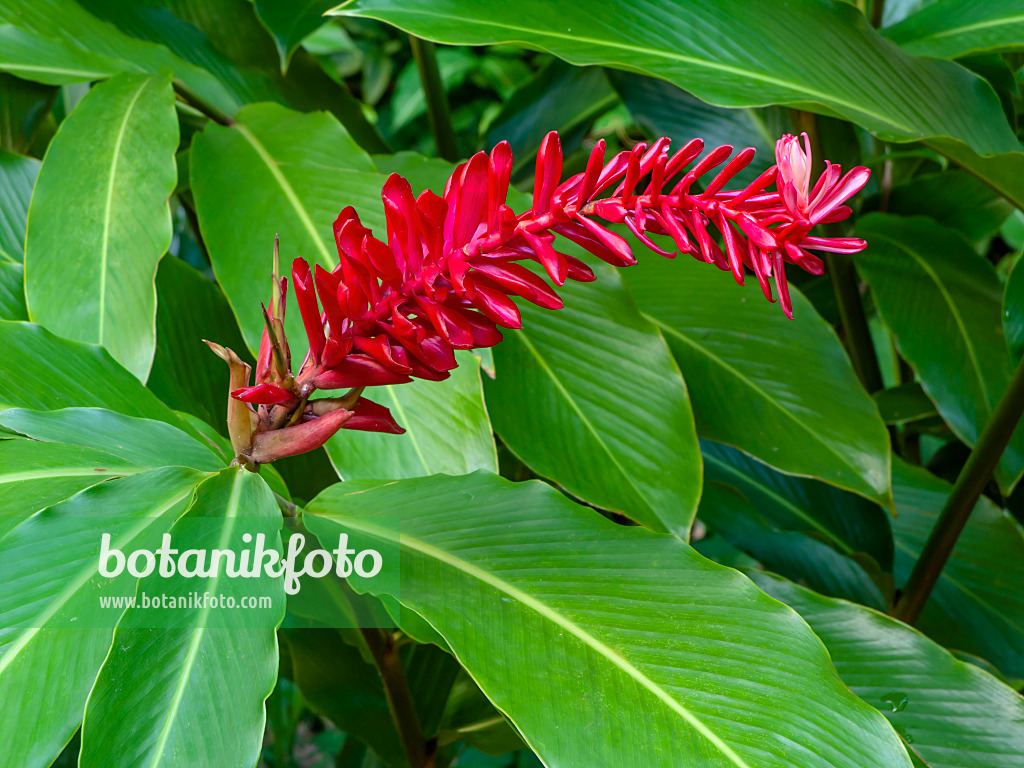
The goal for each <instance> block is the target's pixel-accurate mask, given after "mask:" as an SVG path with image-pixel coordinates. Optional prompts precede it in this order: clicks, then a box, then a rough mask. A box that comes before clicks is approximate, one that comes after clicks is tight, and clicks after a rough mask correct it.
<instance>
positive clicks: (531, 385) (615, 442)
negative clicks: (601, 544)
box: [484, 265, 701, 539]
mask: <svg viewBox="0 0 1024 768" xmlns="http://www.w3.org/2000/svg"><path fill="white" fill-rule="evenodd" d="M596 274H597V275H598V280H597V281H596V282H593V283H574V282H571V281H570V282H567V283H566V284H565V285H564V286H562V287H561V288H560V289H559V293H560V295H561V296H562V298H563V299H564V301H565V308H564V309H560V310H558V311H557V312H552V311H550V310H546V309H541V308H539V307H535V306H533V305H530V304H527V303H526V302H523V305H522V306H521V311H522V317H523V330H521V331H515V332H510V333H507V334H506V336H505V340H504V341H503V342H502V343H501V344H499V345H498V346H497V347H495V348H494V364H495V367H496V369H497V376H496V377H495V379H494V380H493V381H491V380H490V379H487V380H486V381H485V382H484V392H485V394H486V398H487V406H488V409H489V411H490V413H491V420H492V422H493V423H494V427H495V430H496V431H497V432H498V434H499V435H500V436H501V439H502V440H503V441H504V442H505V444H506V445H507V446H508V447H509V448H510V449H511V450H512V451H513V452H514V453H515V454H516V456H518V457H519V458H520V459H521V460H522V461H523V463H525V464H527V465H528V466H530V468H532V469H533V470H534V471H535V472H537V473H538V474H540V475H543V476H544V477H549V478H551V479H552V480H554V481H555V482H557V483H558V484H559V485H561V486H563V487H564V488H565V489H566V490H567V491H569V492H570V493H572V494H574V495H576V496H578V497H580V498H582V499H585V500H586V501H588V502H591V503H592V504H596V505H598V506H600V507H603V508H604V509H609V510H613V511H616V512H621V513H622V514H625V515H628V516H629V517H631V518H632V519H634V520H636V521H637V522H639V523H641V524H643V525H646V526H648V527H649V528H652V529H654V530H657V531H668V532H671V533H674V534H676V535H678V536H681V537H683V538H684V539H685V538H687V537H688V536H689V530H690V525H691V523H692V522H693V515H694V513H695V512H696V507H697V501H698V499H699V498H700V488H701V474H700V450H699V448H698V446H697V435H696V433H695V432H694V426H693V414H692V413H691V412H690V399H689V396H688V394H687V390H686V384H685V383H684V381H683V379H682V377H681V376H680V375H679V368H678V367H677V366H676V364H675V362H674V361H673V360H672V355H671V353H670V352H669V350H668V347H667V346H666V344H665V340H664V339H663V338H662V337H661V334H660V333H658V330H657V329H656V328H655V327H654V326H653V325H652V324H651V323H649V322H648V321H647V320H645V319H644V318H643V317H641V316H640V314H639V313H638V312H637V311H636V307H635V306H634V304H633V302H632V300H631V299H630V297H629V294H628V293H627V292H626V291H625V290H624V288H623V286H622V280H621V277H620V276H619V275H618V274H617V273H616V271H615V270H614V269H612V268H611V267H607V266H605V265H600V268H598V269H597V270H596Z"/></svg>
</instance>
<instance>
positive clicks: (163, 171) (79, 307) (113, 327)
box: [25, 74, 178, 381]
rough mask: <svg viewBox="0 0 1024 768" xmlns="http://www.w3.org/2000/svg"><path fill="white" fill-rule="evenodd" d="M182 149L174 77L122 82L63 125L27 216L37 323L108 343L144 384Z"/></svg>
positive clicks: (108, 85) (28, 290)
mask: <svg viewBox="0 0 1024 768" xmlns="http://www.w3.org/2000/svg"><path fill="white" fill-rule="evenodd" d="M177 146H178V122H177V118H176V116H175V112H174V93H173V91H172V90H171V82H170V77H169V76H168V75H166V74H165V75H159V76H153V77H147V76H144V75H119V76H117V77H115V78H113V79H112V80H109V81H107V82H105V83H101V84H100V85H98V86H96V87H95V88H93V89H92V90H91V91H89V93H88V94H87V95H86V96H85V97H84V98H83V99H82V101H81V102H80V103H79V104H78V106H77V107H76V108H75V110H74V111H73V112H72V113H71V115H69V116H68V118H67V119H66V120H65V121H64V122H63V123H62V124H61V127H60V130H59V131H58V132H57V136H56V137H55V138H54V140H53V142H52V143H51V144H50V148H49V149H48V150H47V153H46V158H45V159H44V161H43V166H42V168H41V169H40V171H39V179H38V181H37V183H36V189H35V193H34V194H33V196H32V206H31V209H30V211H29V227H28V235H27V239H26V247H25V264H26V269H25V294H26V296H27V298H28V308H29V315H30V316H31V318H32V319H33V320H35V321H36V322H39V323H40V324H42V325H45V326H46V327H47V328H49V329H50V330H51V331H53V332H54V333H56V334H58V335H59V336H63V337H65V338H69V339H74V340H77V341H86V342H93V343H98V344H101V345H103V346H104V347H106V348H107V349H108V350H110V353H111V354H112V355H113V356H114V358H115V359H116V360H117V361H118V362H120V363H121V364H122V365H123V366H124V367H125V368H127V369H128V370H129V371H131V372H132V373H134V374H135V375H136V376H137V377H138V378H139V379H140V380H142V381H145V380H146V377H147V376H148V375H149V369H150V366H151V365H152V362H153V351H154V349H155V347H156V327H155V323H156V288H155V286H154V280H155V278H156V267H157V263H158V262H159V260H160V257H161V256H162V255H163V254H164V252H165V251H166V250H167V247H168V245H170V242H171V212H170V208H169V206H168V204H167V198H168V197H169V196H170V194H171V192H172V191H173V190H174V185H175V179H176V175H177V169H176V165H175V162H174V152H175V150H176V148H177ZM69 189H73V190H74V194H69Z"/></svg>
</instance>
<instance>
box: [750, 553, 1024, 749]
mask: <svg viewBox="0 0 1024 768" xmlns="http://www.w3.org/2000/svg"><path fill="white" fill-rule="evenodd" d="M749 575H750V578H751V579H752V580H753V581H754V583H755V584H757V585H758V586H759V587H761V589H763V590H765V591H766V592H767V593H768V594H770V595H771V596H772V597H774V598H776V599H778V600H781V601H782V602H784V603H786V604H787V605H789V606H791V607H792V608H794V609H796V611H797V613H799V614H800V615H801V616H802V617H803V618H804V620H805V621H806V622H807V623H808V624H810V625H811V629H813V630H814V633H815V634H816V635H817V636H818V637H820V638H821V640H822V642H823V643H825V647H826V648H828V651H829V655H830V656H831V657H832V662H833V663H834V664H835V666H836V670H837V671H838V672H839V674H840V676H841V677H842V678H843V682H845V683H846V684H847V685H848V686H850V689H851V690H852V691H853V692H854V693H856V694H857V695H858V696H860V697H861V698H862V699H864V701H866V702H867V703H868V704H871V705H872V706H874V707H876V708H877V709H879V710H881V712H882V713H883V714H884V715H885V716H886V717H887V718H889V722H891V723H892V724H893V727H895V728H896V731H897V732H898V733H900V734H901V735H902V736H903V737H904V738H905V739H906V740H907V741H908V742H909V743H910V747H911V749H913V750H914V751H915V752H917V754H918V755H919V756H920V757H921V758H922V759H924V760H925V761H926V762H927V764H928V765H929V766H931V767H932V768H1015V767H1016V766H1019V765H1021V764H1022V763H1024V699H1022V698H1021V696H1020V694H1018V693H1017V692H1016V691H1015V690H1013V689H1012V688H1010V687H1009V686H1007V685H1005V684H1004V683H1001V682H999V681H998V680H996V679H995V678H994V677H992V676H991V675H989V674H988V673H987V672H983V671H982V670H981V669H979V668H978V667H976V666H974V665H973V664H966V663H964V662H962V661H959V660H957V659H956V657H954V656H953V655H952V654H951V653H949V652H948V651H947V650H945V649H944V648H942V647H940V646H938V645H936V644H935V643H933V642H932V641H931V640H929V639H928V638H926V637H925V636H924V635H922V634H921V633H920V632H918V631H917V630H915V629H913V628H911V627H908V626H907V625H906V624H903V623H901V622H899V621H896V620H895V619H892V618H889V617H888V616H885V615H884V614H881V613H878V612H876V611H873V610H871V609H870V608H865V607H863V606H860V605H854V604H853V603H848V602H846V601H844V600H834V599H831V598H828V597H822V596H821V595H817V594H815V593H814V592H812V591H811V590H809V589H805V588H804V587H800V586H797V585H796V584H793V583H792V582H789V581H786V580H785V579H781V578H779V577H777V576H774V575H772V574H768V573H765V572H763V571H751V572H750V573H749Z"/></svg>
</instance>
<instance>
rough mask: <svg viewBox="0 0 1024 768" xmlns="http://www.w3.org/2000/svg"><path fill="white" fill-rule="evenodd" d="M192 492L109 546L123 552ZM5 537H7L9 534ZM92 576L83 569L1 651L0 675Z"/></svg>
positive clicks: (166, 504) (182, 495)
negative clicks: (30, 624)
mask: <svg viewBox="0 0 1024 768" xmlns="http://www.w3.org/2000/svg"><path fill="white" fill-rule="evenodd" d="M193 490H194V486H191V485H190V486H188V487H187V488H185V489H184V490H183V491H182V492H181V493H180V494H178V495H176V496H174V497H173V498H172V499H170V500H168V501H167V502H166V503H165V504H163V505H161V506H160V507H159V509H157V510H156V511H155V512H154V513H153V514H149V515H146V516H145V517H143V518H142V521H141V522H140V523H139V525H137V526H135V527H133V528H132V529H131V530H130V531H129V532H128V533H127V534H126V535H125V536H124V537H122V538H119V539H118V540H117V542H116V544H112V545H111V546H113V547H115V548H116V549H121V550H123V549H124V548H125V547H124V545H125V544H127V543H130V542H132V541H134V540H135V538H136V537H137V536H138V535H139V534H140V533H141V532H142V531H144V530H145V529H146V528H148V527H149V526H150V525H152V524H153V523H154V520H155V519H158V518H161V517H162V516H163V514H164V513H165V512H166V511H167V510H169V509H171V508H172V507H173V506H174V505H175V504H177V503H178V502H180V501H181V500H182V499H183V498H185V497H186V496H187V495H189V494H190V493H192V491H193ZM28 519H31V518H26V520H28ZM7 535H8V536H9V535H10V532H9V533H8V534H7ZM90 562H91V560H90ZM94 575H95V572H94V570H93V569H92V568H87V569H83V570H82V571H81V573H80V575H79V577H78V578H77V579H75V580H74V581H72V582H71V584H69V585H68V586H67V587H66V588H65V589H64V590H62V591H61V592H60V593H59V594H58V595H57V596H56V597H55V598H54V599H53V600H52V601H51V603H50V605H49V607H48V608H47V609H46V610H45V611H44V612H43V613H42V614H41V615H40V616H39V618H38V619H37V620H36V621H35V622H33V623H34V624H37V625H38V626H34V627H27V628H26V629H25V631H24V632H22V633H21V635H20V636H19V637H18V639H17V640H14V641H13V642H11V643H10V644H8V645H7V646H6V647H5V648H4V649H3V651H2V653H3V655H2V656H0V675H3V672H4V670H5V669H7V667H8V666H10V664H11V662H12V661H13V659H14V658H15V657H16V656H17V655H18V654H19V653H20V652H21V650H22V649H23V648H24V647H25V646H26V645H28V643H29V642H31V640H32V638H33V637H35V636H36V635H37V634H38V633H39V631H40V630H41V629H43V628H44V627H43V625H44V624H45V623H46V622H47V621H49V620H50V619H52V618H53V617H54V615H55V614H56V613H57V611H59V610H60V609H61V608H63V607H64V605H66V604H67V602H68V600H70V599H71V597H72V596H74V594H75V593H77V592H78V590H80V589H81V588H82V587H83V586H84V585H85V583H86V582H87V581H89V579H91V578H92V577H93V576H94Z"/></svg>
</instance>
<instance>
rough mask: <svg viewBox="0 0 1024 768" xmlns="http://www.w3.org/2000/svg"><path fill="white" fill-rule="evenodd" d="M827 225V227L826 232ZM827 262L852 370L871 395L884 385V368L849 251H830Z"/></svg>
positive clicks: (826, 258) (826, 257)
mask: <svg viewBox="0 0 1024 768" xmlns="http://www.w3.org/2000/svg"><path fill="white" fill-rule="evenodd" d="M828 228H829V227H828V226H827V227H826V231H828ZM830 236H831V234H830ZM825 265H826V268H827V269H828V274H829V278H830V279H831V280H832V290H834V291H835V294H836V303H837V304H838V305H839V317H840V319H841V320H842V323H843V330H844V331H845V332H846V348H847V350H848V351H849V353H850V359H851V360H852V362H853V369H854V370H855V371H856V372H857V378H859V379H860V381H861V383H862V384H863V385H864V388H865V389H866V390H867V391H868V393H869V394H870V393H872V392H877V391H878V390H880V389H882V386H883V385H882V371H881V369H880V368H879V367H878V358H877V356H876V355H875V345H874V342H872V340H871V330H870V328H868V319H867V317H866V316H865V314H864V305H863V303H862V302H861V297H860V289H859V288H858V287H857V273H856V271H855V270H854V268H853V261H852V260H851V259H850V257H849V256H847V255H846V254H842V253H829V254H826V256H825Z"/></svg>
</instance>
